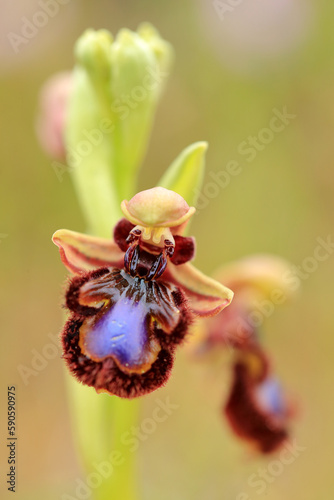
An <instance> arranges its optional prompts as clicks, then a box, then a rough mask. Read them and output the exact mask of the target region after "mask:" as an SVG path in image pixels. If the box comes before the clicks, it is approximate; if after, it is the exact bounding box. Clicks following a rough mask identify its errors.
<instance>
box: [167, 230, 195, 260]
mask: <svg viewBox="0 0 334 500" xmlns="http://www.w3.org/2000/svg"><path fill="white" fill-rule="evenodd" d="M174 240H175V250H174V254H173V256H172V257H171V259H170V260H171V262H173V264H175V265H176V266H179V265H180V264H185V263H186V262H188V261H189V260H192V259H193V258H194V257H195V239H194V238H186V237H185V236H179V235H175V236H174Z"/></svg>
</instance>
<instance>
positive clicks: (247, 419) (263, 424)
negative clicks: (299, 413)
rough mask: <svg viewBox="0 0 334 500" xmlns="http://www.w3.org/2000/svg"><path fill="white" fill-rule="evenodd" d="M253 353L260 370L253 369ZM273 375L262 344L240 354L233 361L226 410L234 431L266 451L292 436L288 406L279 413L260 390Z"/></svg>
mask: <svg viewBox="0 0 334 500" xmlns="http://www.w3.org/2000/svg"><path fill="white" fill-rule="evenodd" d="M250 354H251V355H254V356H258V361H259V364H258V365H259V366H258V369H259V371H257V370H255V372H254V370H253V368H252V366H251V365H249V356H250ZM251 364H252V362H251ZM271 377H272V376H271V371H270V369H269V365H268V359H267V357H266V356H265V354H264V352H263V351H262V350H261V349H260V348H259V346H255V348H254V350H253V351H250V352H247V351H245V352H244V353H243V355H241V356H240V355H239V356H238V357H237V359H236V361H235V363H234V367H233V383H232V388H231V391H230V395H229V397H228V400H227V402H226V403H225V405H224V410H223V411H224V413H225V415H226V417H227V419H228V421H229V423H230V425H231V427H232V429H233V430H234V432H235V433H236V434H237V435H238V436H239V437H240V438H242V439H246V440H248V441H249V442H250V443H251V444H252V445H253V446H255V448H257V449H258V450H259V451H260V452H262V453H265V454H266V453H272V452H275V451H277V450H278V449H279V448H281V447H282V445H283V444H284V443H285V442H286V441H287V440H288V438H289V433H288V430H287V420H288V416H289V410H288V408H285V409H284V413H283V414H277V413H276V412H275V411H274V410H273V409H271V408H269V407H268V406H267V404H266V401H263V400H261V398H260V395H259V392H258V391H259V390H260V389H261V387H262V386H263V384H265V383H267V382H268V381H270V380H271Z"/></svg>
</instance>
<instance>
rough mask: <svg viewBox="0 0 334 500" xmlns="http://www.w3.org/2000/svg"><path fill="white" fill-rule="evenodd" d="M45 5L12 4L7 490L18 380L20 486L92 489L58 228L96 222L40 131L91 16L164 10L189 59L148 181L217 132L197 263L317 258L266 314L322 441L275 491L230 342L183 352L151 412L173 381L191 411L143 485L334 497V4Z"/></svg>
mask: <svg viewBox="0 0 334 500" xmlns="http://www.w3.org/2000/svg"><path fill="white" fill-rule="evenodd" d="M44 3H46V0H45V2H44ZM42 4H43V1H37V0H36V1H35V0H17V1H16V2H11V1H9V0H3V1H2V2H1V7H0V9H1V16H0V19H1V20H0V26H1V33H2V37H1V42H0V44H1V45H0V61H1V90H0V96H1V97H0V98H1V101H2V102H1V104H2V108H1V109H2V113H1V123H2V133H1V138H2V144H1V153H2V169H1V184H0V203H1V218H0V255H1V264H2V271H1V281H2V286H1V306H2V309H3V311H2V314H1V320H2V321H1V322H2V327H1V331H2V339H3V341H4V343H5V349H1V362H0V370H1V394H0V401H1V407H2V408H3V409H2V410H1V414H0V434H1V437H2V439H1V443H2V444H1V449H0V471H1V481H0V489H1V497H2V498H3V495H6V493H7V491H6V489H5V486H4V484H3V483H4V475H5V473H7V464H6V456H7V450H6V448H5V444H4V443H5V432H6V399H7V386H11V385H16V387H17V407H18V412H17V418H18V421H17V425H18V436H19V441H18V448H17V452H18V460H19V462H18V480H17V493H16V498H18V499H20V500H21V499H22V500H39V499H41V500H42V499H43V500H44V499H48V500H54V499H59V498H62V495H63V494H64V493H68V494H72V495H74V486H75V484H76V483H75V481H76V479H77V478H78V477H81V471H80V468H79V465H78V461H77V458H76V454H75V451H74V448H73V445H72V441H71V429H70V419H69V411H68V406H67V401H66V391H65V384H64V373H63V364H62V362H61V360H60V351H59V347H58V346H57V342H56V340H53V341H52V340H51V338H50V336H49V335H50V334H51V336H53V337H55V336H56V335H57V334H58V332H59V331H60V329H61V327H62V323H63V318H62V312H61V309H60V304H61V293H62V283H63V281H64V279H65V275H66V273H65V270H64V268H63V266H62V264H61V262H60V259H59V256H58V251H57V249H56V247H55V246H54V245H53V244H52V243H51V235H52V233H53V232H54V231H55V230H56V229H58V228H62V227H66V228H69V229H73V230H77V231H84V230H85V227H84V222H83V218H82V215H81V213H80V211H79V207H78V203H77V201H76V199H75V197H74V192H73V188H72V185H71V181H70V177H69V175H67V174H65V175H64V176H63V177H62V179H61V180H60V179H59V178H58V177H57V175H56V173H55V170H54V169H53V168H52V160H51V159H50V158H48V157H47V156H46V155H45V154H44V153H43V152H42V151H41V149H40V147H39V145H38V142H37V140H36V136H35V120H36V109H37V102H38V95H39V89H40V87H41V85H42V84H43V82H44V81H45V80H46V79H47V78H48V77H49V76H50V75H52V74H53V73H55V72H58V71H61V70H64V69H70V68H71V67H72V65H73V55H72V47H73V44H74V42H75V40H76V39H77V38H78V36H79V35H80V34H81V33H82V32H83V30H85V29H86V28H87V27H92V28H96V29H97V28H107V29H109V30H110V31H112V33H113V34H116V32H117V31H118V30H119V29H120V28H121V27H123V26H126V27H128V28H130V29H136V27H137V26H138V24H139V23H141V22H142V21H149V22H151V23H153V24H154V25H155V26H156V27H157V28H158V30H159V31H160V33H161V35H162V36H163V37H164V38H165V39H167V40H169V41H170V42H171V43H172V44H173V46H174V48H175V53H176V61H175V66H174V69H173V72H172V76H171V78H170V80H169V82H168V85H167V88H166V91H165V94H164V96H163V99H162V102H161V104H160V106H159V108H158V113H157V116H156V121H155V126H154V130H153V134H152V138H151V142H150V145H149V149H148V152H147V156H146V158H145V161H144V164H143V168H142V171H141V176H140V186H139V187H140V188H142V189H146V188H149V187H152V186H154V184H155V183H156V182H157V180H158V179H159V177H160V176H161V174H162V172H163V171H164V169H165V168H166V167H167V166H168V165H169V164H170V162H171V161H172V160H173V159H174V158H175V157H176V156H177V155H178V153H179V152H180V151H181V150H182V149H183V148H184V147H186V146H187V145H188V144H190V143H192V142H195V141H197V140H207V141H208V142H209V145H210V147H209V150H208V154H207V174H206V179H205V183H204V196H206V200H207V201H206V202H203V207H202V209H200V210H199V211H198V212H199V213H198V215H197V216H196V217H195V218H194V222H193V225H192V233H193V234H194V235H196V238H197V244H198V250H197V258H196V265H197V266H198V267H199V268H200V269H202V270H203V271H205V272H207V273H213V272H214V271H215V269H216V268H217V267H219V266H220V265H222V264H223V263H225V262H227V261H230V260H233V259H236V258H240V257H242V256H245V255H248V254H252V253H258V252H261V253H263V252H269V253H274V254H279V255H281V256H283V257H285V258H286V259H287V260H289V261H291V262H292V263H293V264H295V265H296V266H301V267H300V269H302V272H303V278H301V281H302V290H301V293H300V294H299V296H298V297H297V299H296V301H295V302H293V303H290V304H286V305H282V306H281V307H279V308H277V310H275V312H274V314H272V315H271V316H270V318H268V319H267V320H266V321H265V323H264V325H263V327H264V330H265V333H266V335H265V344H266V347H267V348H268V350H269V351H270V352H271V353H272V356H273V358H274V363H275V367H276V372H277V373H278V375H279V376H280V378H281V379H282V381H283V384H284V387H286V389H287V390H288V391H289V392H290V394H291V395H292V397H293V398H294V399H295V401H296V406H297V408H298V411H297V413H298V417H297V418H296V420H295V421H294V424H293V429H292V432H293V434H294V435H295V437H296V440H297V443H298V445H299V446H300V447H303V448H304V450H303V451H302V452H300V453H299V455H298V457H296V459H295V460H294V461H293V462H292V463H291V464H289V465H286V466H284V470H283V471H282V472H281V473H280V474H279V475H277V476H275V477H274V476H273V475H271V474H269V479H270V480H266V481H265V485H266V487H265V489H264V491H263V492H262V493H259V491H258V490H259V488H256V487H254V486H252V485H251V484H250V483H249V480H250V477H251V476H252V477H254V474H255V477H258V474H259V471H260V470H261V469H267V468H268V465H270V462H272V460H273V459H274V458H275V457H267V458H261V457H257V456H255V455H252V454H251V453H250V452H249V451H247V450H246V449H245V447H244V446H243V443H241V442H240V441H238V440H237V439H236V438H235V437H234V436H233V435H232V434H231V432H230V430H229V428H228V426H227V424H226V422H225V420H223V418H222V416H221V406H222V402H223V400H224V398H225V396H226V393H227V391H228V387H229V383H230V371H229V363H230V360H229V355H228V353H227V354H226V355H225V356H224V357H216V358H215V359H213V360H212V359H211V362H210V363H208V362H207V361H203V362H195V361H194V360H192V359H191V358H190V357H189V355H188V354H187V353H186V352H185V350H184V351H182V350H180V352H179V354H178V357H177V362H176V368H175V371H174V374H173V376H172V379H171V381H170V383H169V384H168V385H167V387H166V388H164V389H162V390H160V391H159V392H156V393H153V394H152V395H150V396H148V397H146V398H145V399H144V400H143V404H142V415H141V418H142V419H143V418H146V417H147V418H148V417H150V416H151V415H152V411H153V409H154V408H155V407H156V404H157V403H156V400H157V398H159V399H161V400H164V399H165V398H166V397H167V396H168V397H170V401H171V402H172V403H173V404H175V405H178V408H177V409H176V410H175V411H173V413H172V414H171V416H170V417H169V418H168V419H167V420H166V421H165V422H162V423H160V424H158V425H157V429H156V430H155V432H154V433H153V434H152V435H149V436H147V439H145V440H143V441H142V442H141V443H140V449H139V468H140V470H139V474H140V476H139V477H140V487H141V491H142V498H145V500H150V499H157V498H159V500H167V499H170V498H173V499H174V500H181V499H182V500H184V499H191V500H202V499H206V500H207V499H209V500H222V499H224V500H248V499H255V498H259V499H260V498H266V499H268V500H278V499H285V500H286V499H294V500H295V499H298V500H299V499H300V500H314V499H323V498H326V499H327V498H328V499H329V498H333V496H334V475H333V473H332V468H333V465H332V464H333V459H334V451H333V449H334V426H333V407H334V399H333V395H332V392H333V389H332V383H333V373H334V369H333V352H334V336H333V333H334V332H333V322H334V320H333V306H332V301H333V297H332V293H331V292H332V283H333V272H334V255H333V253H332V252H333V249H329V251H328V254H327V258H326V259H324V260H323V261H317V262H316V264H314V261H312V259H311V260H310V258H312V257H313V254H314V251H315V249H316V247H317V245H318V241H317V240H318V238H323V239H324V240H327V238H328V237H330V236H331V235H333V236H332V237H333V239H334V229H333V219H334V216H333V214H334V196H333V193H334V187H333V181H334V173H333V160H332V158H333V157H334V140H333V134H334V104H333V103H334V64H333V62H334V57H333V51H334V30H333V18H334V4H332V3H331V2H327V1H325V0H317V1H315V0H266V1H265V0H243V1H242V0H241V1H240V2H236V1H232V0H226V1H213V2H212V1H211V0H210V1H205V0H192V1H190V0H185V1H183V2H178V1H177V0H169V1H168V2H167V1H162V0H158V1H157V0H155V1H154V0H141V1H140V2H138V1H135V0H129V1H127V2H121V1H120V0H118V1H116V0H99V2H91V1H88V0H69V1H68V2H65V1H64V0H62V2H61V1H60V0H59V1H58V3H57V5H58V7H59V9H58V12H57V13H56V14H54V15H53V16H50V17H49V19H48V21H47V24H46V25H45V26H43V27H38V28H37V30H32V31H31V30H30V31H29V29H28V28H24V26H26V25H27V21H26V20H28V21H32V20H33V19H35V20H36V19H37V20H38V16H37V17H36V12H38V11H40V10H41V5H42ZM34 16H35V17H34ZM23 29H26V30H28V31H26V32H25V34H26V35H27V34H28V35H29V36H28V37H27V36H23V35H22V30H23ZM10 33H14V34H16V35H18V36H19V37H22V36H23V38H15V37H14V38H13V36H12V35H10ZM13 40H16V42H15V43H14V41H13ZM277 113H283V114H284V113H285V118H284V119H283V121H282V123H283V124H284V126H283V127H281V130H280V131H279V132H278V131H272V130H271V131H270V123H272V122H271V120H272V118H273V117H274V116H275V115H277ZM268 127H269V132H268ZM250 137H255V141H256V143H255V142H253V145H250V142H249V141H254V139H250ZM247 148H248V149H247ZM249 148H251V150H252V152H251V151H250V150H249ZM231 160H235V161H237V162H238V164H239V165H240V168H241V173H239V175H236V176H233V177H231V179H230V182H229V183H228V184H227V185H226V186H225V187H223V188H219V189H218V191H217V189H215V190H213V189H212V186H211V188H210V187H209V184H210V183H212V175H213V174H212V173H213V172H220V171H222V170H225V169H226V165H227V164H228V162H229V161H231ZM216 188H217V186H216ZM205 190H206V191H205ZM213 191H214V193H213ZM202 201H203V200H202ZM311 261H312V262H313V264H314V265H312V264H310V262H311ZM50 344H51V345H53V346H54V347H53V348H52V347H48V348H46V351H44V354H43V349H44V350H45V346H46V345H49V346H50ZM45 356H46V357H48V358H49V359H47V360H45V359H46V358H45ZM36 359H37V361H36ZM43 359H44V361H43ZM38 363H39V364H38ZM33 366H34V368H33ZM36 366H37V367H38V369H37V370H36ZM22 367H24V368H22ZM24 369H28V372H25V373H27V377H25V378H24V377H22V370H24ZM29 370H31V372H30V371H29ZM328 391H329V392H328ZM7 494H8V493H7ZM5 497H6V496H5Z"/></svg>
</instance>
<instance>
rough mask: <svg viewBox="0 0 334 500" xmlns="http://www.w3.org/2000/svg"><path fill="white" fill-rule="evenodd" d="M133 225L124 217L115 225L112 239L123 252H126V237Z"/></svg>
mask: <svg viewBox="0 0 334 500" xmlns="http://www.w3.org/2000/svg"><path fill="white" fill-rule="evenodd" d="M134 227H135V226H134V225H133V224H131V222H129V221H128V220H126V219H121V220H120V221H119V222H118V223H117V224H116V226H115V229H114V240H115V243H117V245H118V246H119V248H120V249H121V250H122V251H123V252H126V251H127V249H128V246H129V244H128V243H127V242H126V238H127V237H128V236H129V233H130V231H131V230H132V229H133V228H134Z"/></svg>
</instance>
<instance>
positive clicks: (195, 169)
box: [157, 141, 208, 206]
mask: <svg viewBox="0 0 334 500" xmlns="http://www.w3.org/2000/svg"><path fill="white" fill-rule="evenodd" d="M207 148H208V143H207V142H205V141H201V142H195V143H194V144H191V145H190V146H188V147H187V148H185V149H184V150H183V151H182V153H181V154H179V156H178V157H177V158H176V159H175V160H174V161H173V163H172V164H171V165H170V166H169V167H168V169H167V170H166V172H165V173H164V175H163V176H162V178H161V179H160V181H159V182H158V184H157V186H161V187H164V188H166V189H171V190H172V191H175V192H176V193H178V194H180V195H181V196H182V197H183V198H184V199H185V200H186V202H187V203H188V205H189V206H196V203H197V199H198V196H199V194H200V191H201V187H202V183H203V178H204V169H205V153H206V150H207Z"/></svg>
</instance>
